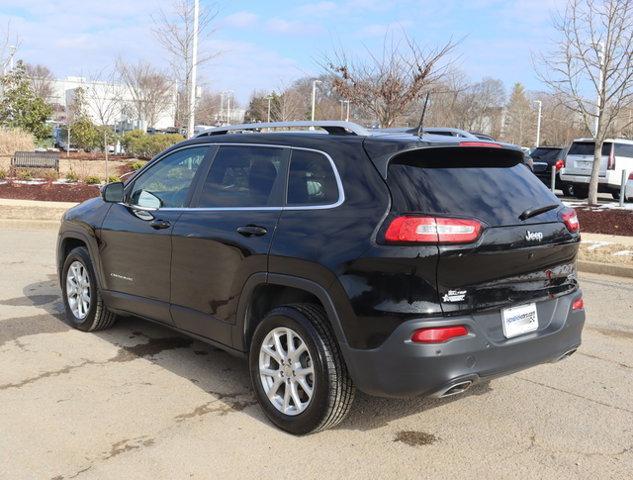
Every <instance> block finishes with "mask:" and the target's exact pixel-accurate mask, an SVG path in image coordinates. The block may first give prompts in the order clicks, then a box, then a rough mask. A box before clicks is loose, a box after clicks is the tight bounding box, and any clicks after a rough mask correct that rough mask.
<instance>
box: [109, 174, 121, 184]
mask: <svg viewBox="0 0 633 480" xmlns="http://www.w3.org/2000/svg"><path fill="white" fill-rule="evenodd" d="M120 181H121V179H120V178H119V177H117V176H115V175H110V176H109V177H108V183H113V182H120Z"/></svg>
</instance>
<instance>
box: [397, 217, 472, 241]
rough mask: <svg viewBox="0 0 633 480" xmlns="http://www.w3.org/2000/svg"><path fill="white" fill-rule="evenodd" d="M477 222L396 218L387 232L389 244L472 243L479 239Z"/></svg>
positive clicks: (452, 219)
mask: <svg viewBox="0 0 633 480" xmlns="http://www.w3.org/2000/svg"><path fill="white" fill-rule="evenodd" d="M481 230H482V226H481V223H479V222H478V221H477V220H471V219H463V218H441V217H396V218H394V219H393V220H392V221H391V223H390V224H389V227H388V228H387V231H386V232H385V240H386V241H387V243H470V242H474V241H475V240H477V238H479V234H480V233H481Z"/></svg>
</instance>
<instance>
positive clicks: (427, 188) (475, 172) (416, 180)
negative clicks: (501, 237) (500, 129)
mask: <svg viewBox="0 0 633 480" xmlns="http://www.w3.org/2000/svg"><path fill="white" fill-rule="evenodd" d="M444 163H445V164H446V163H447V162H444ZM387 183H388V184H389V187H390V190H391V194H392V198H393V207H392V208H393V209H394V210H395V211H396V212H397V213H423V214H434V215H440V216H457V217H466V218H476V219H478V220H481V221H483V222H485V223H486V224H488V225H489V226H500V225H518V224H521V223H524V222H521V221H520V220H519V215H520V214H521V213H522V212H524V211H525V210H527V209H528V208H535V207H541V206H544V205H550V204H552V203H558V199H557V198H556V197H555V196H554V195H553V194H552V193H551V192H550V191H549V190H548V189H547V187H546V186H545V185H543V182H541V181H540V180H539V179H538V178H537V177H536V176H534V174H533V173H532V172H530V171H529V169H528V168H527V167H526V166H525V165H523V164H515V165H509V166H473V167H468V166H466V167H465V166H463V165H459V166H456V167H452V166H451V167H446V166H439V165H433V164H432V165H431V166H426V165H425V166H415V165H412V164H411V163H408V164H397V163H395V164H391V165H390V166H389V172H388V176H387ZM547 221H557V220H556V213H555V212H548V213H545V214H543V215H539V216H536V217H533V218H530V219H528V220H527V221H526V222H525V223H539V222H547Z"/></svg>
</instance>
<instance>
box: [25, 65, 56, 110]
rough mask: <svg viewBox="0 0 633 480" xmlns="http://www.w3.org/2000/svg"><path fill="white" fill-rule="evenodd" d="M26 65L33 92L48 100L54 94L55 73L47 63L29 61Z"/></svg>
mask: <svg viewBox="0 0 633 480" xmlns="http://www.w3.org/2000/svg"><path fill="white" fill-rule="evenodd" d="M25 67H26V74H27V75H28V76H29V79H30V80H31V88H32V89H33V92H35V94H36V95H37V96H38V97H40V98H41V99H42V100H45V101H48V100H49V99H50V98H51V97H52V96H53V81H54V80H55V77H54V76H53V73H52V72H51V71H50V70H49V68H48V67H47V66H45V65H39V64H38V65H31V64H29V63H27V64H26V65H25Z"/></svg>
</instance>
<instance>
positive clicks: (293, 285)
mask: <svg viewBox="0 0 633 480" xmlns="http://www.w3.org/2000/svg"><path fill="white" fill-rule="evenodd" d="M304 302H308V303H317V304H319V305H321V306H322V307H323V309H324V310H325V313H326V316H327V319H328V321H329V324H330V326H331V327H332V331H333V332H334V335H335V337H336V339H337V342H338V343H339V346H340V347H341V351H342V352H343V355H344V356H345V352H346V350H347V348H346V347H347V340H346V338H345V334H344V332H343V328H342V325H341V319H340V316H339V314H338V312H337V309H336V307H335V304H334V302H333V300H332V298H331V296H330V294H329V293H328V292H327V290H326V289H325V288H324V287H323V286H321V285H319V284H318V283H316V282H314V281H312V280H308V279H306V278H302V277H296V276H293V275H285V274H277V273H263V272H262V273H256V274H253V275H251V277H249V279H248V280H247V281H246V283H245V284H244V288H243V290H242V295H241V296H240V301H239V304H238V308H237V322H236V329H235V333H236V336H238V338H234V344H235V345H236V347H237V348H239V349H240V350H243V351H248V350H249V348H250V341H251V338H252V335H253V332H254V330H255V328H256V327H257V325H258V324H259V321H261V319H262V316H263V315H264V314H265V313H266V312H267V311H270V310H271V309H272V308H274V307H276V306H279V305H284V304H289V303H304Z"/></svg>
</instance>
